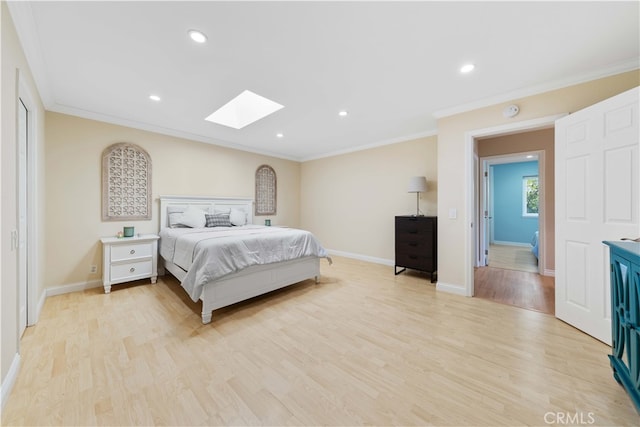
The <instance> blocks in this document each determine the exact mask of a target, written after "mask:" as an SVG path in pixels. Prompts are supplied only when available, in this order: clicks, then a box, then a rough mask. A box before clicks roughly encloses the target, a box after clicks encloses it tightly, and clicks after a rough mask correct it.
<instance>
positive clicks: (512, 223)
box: [479, 141, 544, 273]
mask: <svg viewBox="0 0 640 427" xmlns="http://www.w3.org/2000/svg"><path fill="white" fill-rule="evenodd" d="M479 143H480V144H481V143H482V141H479ZM541 154H544V153H540V152H537V151H536V152H526V153H518V154H508V155H500V156H491V157H481V158H480V163H481V168H482V175H483V176H482V188H481V189H480V192H481V194H482V195H481V198H480V200H481V207H480V209H481V211H482V222H481V224H480V226H481V227H482V228H483V229H482V230H481V233H480V234H481V235H482V236H483V238H482V240H481V248H480V253H481V254H482V255H484V262H483V263H481V265H484V266H489V267H496V268H504V269H507V270H516V271H528V272H531V273H538V272H539V263H538V258H539V255H540V247H539V245H538V242H539V217H540V216H544V212H543V211H542V208H543V206H542V205H540V202H539V201H540V187H541V185H542V186H543V185H544V181H543V179H541V178H540V176H539V166H538V165H539V161H538V158H539V156H540V155H541Z"/></svg>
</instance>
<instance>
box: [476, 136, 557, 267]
mask: <svg viewBox="0 0 640 427" xmlns="http://www.w3.org/2000/svg"><path fill="white" fill-rule="evenodd" d="M554 140H555V137H554V129H553V128H549V129H540V130H535V131H531V132H523V133H518V134H514V135H504V136H497V137H493V138H485V139H479V140H478V156H479V157H480V158H482V157H491V156H501V155H505V154H514V153H525V152H528V151H543V152H544V154H543V158H544V160H543V161H544V172H545V174H544V183H545V188H544V238H545V241H544V248H542V250H541V251H540V252H541V255H542V256H543V257H544V259H543V265H544V268H545V270H555V253H556V251H555V226H554V224H555V189H554V184H555V182H554V168H555V163H554V158H555V156H554V154H555V153H554ZM479 182H481V181H479ZM541 231H542V230H541Z"/></svg>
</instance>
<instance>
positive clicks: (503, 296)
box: [474, 267, 556, 316]
mask: <svg viewBox="0 0 640 427" xmlns="http://www.w3.org/2000/svg"><path fill="white" fill-rule="evenodd" d="M474 292H475V297H477V298H484V299H488V300H491V301H495V302H499V303H502V304H509V305H513V306H516V307H520V308H525V309H527V310H536V311H539V312H541V313H546V314H550V315H552V316H553V315H555V312H556V298H555V296H556V294H555V278H554V277H551V276H541V275H539V274H538V273H530V272H526V271H517V270H510V269H504V268H494V267H480V268H476V269H475V272H474Z"/></svg>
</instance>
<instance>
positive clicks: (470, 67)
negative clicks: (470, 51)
mask: <svg viewBox="0 0 640 427" xmlns="http://www.w3.org/2000/svg"><path fill="white" fill-rule="evenodd" d="M474 68H476V66H475V65H473V64H465V65H463V66H462V68H460V72H461V73H470V72H471V71H473V69H474Z"/></svg>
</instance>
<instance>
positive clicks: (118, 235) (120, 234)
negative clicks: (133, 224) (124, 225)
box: [116, 231, 122, 239]
mask: <svg viewBox="0 0 640 427" xmlns="http://www.w3.org/2000/svg"><path fill="white" fill-rule="evenodd" d="M116 237H117V238H118V239H122V231H118V232H117V233H116Z"/></svg>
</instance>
